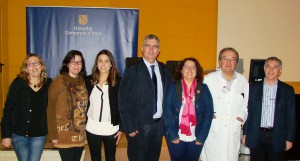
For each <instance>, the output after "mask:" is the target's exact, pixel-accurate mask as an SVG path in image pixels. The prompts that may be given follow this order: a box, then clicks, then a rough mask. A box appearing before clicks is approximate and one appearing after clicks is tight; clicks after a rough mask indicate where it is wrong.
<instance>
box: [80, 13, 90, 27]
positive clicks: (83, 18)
mask: <svg viewBox="0 0 300 161" xmlns="http://www.w3.org/2000/svg"><path fill="white" fill-rule="evenodd" d="M88 21H89V19H88V15H79V16H78V22H79V24H80V25H86V24H87V23H88Z"/></svg>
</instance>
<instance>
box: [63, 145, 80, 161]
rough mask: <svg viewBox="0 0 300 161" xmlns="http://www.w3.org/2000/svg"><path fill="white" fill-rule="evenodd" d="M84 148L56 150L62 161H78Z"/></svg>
mask: <svg viewBox="0 0 300 161" xmlns="http://www.w3.org/2000/svg"><path fill="white" fill-rule="evenodd" d="M83 149H84V147H83V146H82V147H72V148H58V152H59V155H60V157H61V160H62V161H80V159H81V155H82V151H83Z"/></svg>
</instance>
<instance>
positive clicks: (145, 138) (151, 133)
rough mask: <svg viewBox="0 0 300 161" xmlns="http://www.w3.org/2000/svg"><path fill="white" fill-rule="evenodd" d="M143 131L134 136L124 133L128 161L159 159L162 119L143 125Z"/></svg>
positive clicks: (152, 160)
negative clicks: (152, 123)
mask: <svg viewBox="0 0 300 161" xmlns="http://www.w3.org/2000/svg"><path fill="white" fill-rule="evenodd" d="M144 127H145V128H144V129H145V131H143V132H141V131H139V133H138V134H137V135H136V136H135V137H130V136H129V135H128V134H126V138H127V142H128V148H127V155H128V159H129V161H159V157H160V151H161V145H162V120H160V121H159V122H156V123H154V125H151V126H150V125H145V126H144Z"/></svg>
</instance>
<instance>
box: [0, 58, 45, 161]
mask: <svg viewBox="0 0 300 161" xmlns="http://www.w3.org/2000/svg"><path fill="white" fill-rule="evenodd" d="M50 83H51V79H50V78H47V74H46V67H45V63H44V62H43V60H42V59H41V58H40V57H39V56H38V55H36V54H28V55H27V56H26V58H25V59H24V61H23V64H22V66H21V70H20V73H19V74H18V76H17V77H16V78H15V79H14V80H13V82H12V83H11V85H10V87H9V90H8V94H7V97H6V102H5V106H4V111H3V117H2V123H1V130H2V131H1V132H2V133H1V134H2V145H3V146H4V147H6V148H9V147H11V145H13V148H14V151H15V152H16V155H17V158H18V160H19V161H29V160H30V161H40V158H41V155H42V152H43V148H44V144H45V141H46V135H47V114H46V109H47V98H48V87H49V85H50Z"/></svg>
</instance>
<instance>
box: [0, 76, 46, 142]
mask: <svg viewBox="0 0 300 161" xmlns="http://www.w3.org/2000/svg"><path fill="white" fill-rule="evenodd" d="M51 81H52V79H51V78H48V79H47V81H46V83H45V84H44V85H43V86H42V88H41V89H40V91H39V92H40V93H41V94H42V95H43V97H42V98H43V100H40V102H42V105H41V108H43V110H42V113H41V115H42V116H43V117H41V120H35V122H36V123H41V124H42V125H43V126H42V127H44V128H43V129H41V130H42V131H41V132H40V134H41V135H42V136H43V135H47V132H48V131H47V114H46V111H47V104H48V87H49V85H50V83H51ZM30 90H31V89H30V87H29V86H28V84H27V83H26V82H25V81H24V80H23V79H21V78H20V77H17V78H15V79H14V80H13V82H12V83H11V85H10V87H9V90H8V93H7V97H6V101H5V106H4V111H3V117H2V122H1V132H2V138H11V136H12V133H14V134H17V135H21V136H25V137H30V126H28V125H29V124H28V120H30V117H31V109H30V102H31V101H34V100H32V99H31V98H30V93H29V92H30Z"/></svg>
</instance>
